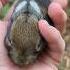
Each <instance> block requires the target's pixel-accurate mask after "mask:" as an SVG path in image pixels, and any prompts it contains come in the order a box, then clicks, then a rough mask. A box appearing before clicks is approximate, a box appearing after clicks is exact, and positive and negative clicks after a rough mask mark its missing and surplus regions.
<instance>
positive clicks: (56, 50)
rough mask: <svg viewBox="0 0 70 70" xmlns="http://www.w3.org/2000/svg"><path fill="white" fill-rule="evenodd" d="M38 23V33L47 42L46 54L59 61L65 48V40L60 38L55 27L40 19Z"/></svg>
mask: <svg viewBox="0 0 70 70" xmlns="http://www.w3.org/2000/svg"><path fill="white" fill-rule="evenodd" d="M38 25H39V30H40V33H41V34H42V36H43V37H44V39H45V40H46V41H47V42H48V47H49V49H48V54H49V55H50V56H51V57H52V58H53V59H55V60H56V61H60V58H61V56H62V54H63V52H64V49H65V42H64V40H63V39H62V37H61V34H60V32H59V31H58V30H57V29H56V28H55V27H53V26H50V25H49V24H48V22H47V21H45V20H40V21H39V22H38Z"/></svg>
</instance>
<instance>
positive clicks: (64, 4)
mask: <svg viewBox="0 0 70 70" xmlns="http://www.w3.org/2000/svg"><path fill="white" fill-rule="evenodd" d="M52 1H53V2H58V3H59V4H60V5H61V7H62V8H66V7H67V4H68V0H52Z"/></svg>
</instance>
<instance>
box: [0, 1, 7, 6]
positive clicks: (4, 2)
mask: <svg viewBox="0 0 70 70" xmlns="http://www.w3.org/2000/svg"><path fill="white" fill-rule="evenodd" d="M0 2H1V3H2V6H4V5H5V4H6V3H7V2H8V0H0Z"/></svg>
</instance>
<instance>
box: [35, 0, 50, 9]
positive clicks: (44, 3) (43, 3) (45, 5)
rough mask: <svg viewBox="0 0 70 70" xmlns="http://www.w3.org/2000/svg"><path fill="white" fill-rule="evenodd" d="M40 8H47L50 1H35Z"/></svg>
mask: <svg viewBox="0 0 70 70" xmlns="http://www.w3.org/2000/svg"><path fill="white" fill-rule="evenodd" d="M35 1H36V2H37V3H38V4H39V5H40V6H42V7H45V8H47V7H48V6H49V4H50V2H51V0H35Z"/></svg>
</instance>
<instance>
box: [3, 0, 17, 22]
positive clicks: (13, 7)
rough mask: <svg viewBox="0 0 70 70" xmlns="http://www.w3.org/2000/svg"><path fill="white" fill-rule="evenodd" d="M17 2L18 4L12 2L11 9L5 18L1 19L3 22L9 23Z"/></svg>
mask: <svg viewBox="0 0 70 70" xmlns="http://www.w3.org/2000/svg"><path fill="white" fill-rule="evenodd" d="M17 2H18V0H16V1H15V2H14V4H13V5H12V7H11V8H10V10H9V12H8V13H7V15H6V16H5V18H4V19H3V20H4V21H10V19H11V17H12V14H13V12H14V9H15V6H16V3H17Z"/></svg>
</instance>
